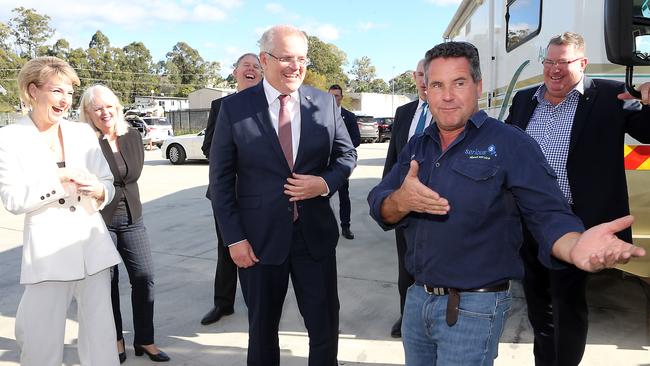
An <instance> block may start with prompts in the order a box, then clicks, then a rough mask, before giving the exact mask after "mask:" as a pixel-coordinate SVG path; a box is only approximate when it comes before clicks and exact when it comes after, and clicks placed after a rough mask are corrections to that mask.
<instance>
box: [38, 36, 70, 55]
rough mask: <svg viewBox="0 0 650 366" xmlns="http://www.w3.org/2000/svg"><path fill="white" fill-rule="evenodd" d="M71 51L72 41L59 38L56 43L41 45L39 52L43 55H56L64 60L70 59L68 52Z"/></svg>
mask: <svg viewBox="0 0 650 366" xmlns="http://www.w3.org/2000/svg"><path fill="white" fill-rule="evenodd" d="M69 53H70V43H69V42H68V41H66V40H65V39H63V38H61V39H59V40H57V41H56V42H55V43H54V45H52V46H51V47H49V46H41V47H39V51H38V54H39V55H41V56H54V57H58V58H60V59H62V60H67V59H68V54H69Z"/></svg>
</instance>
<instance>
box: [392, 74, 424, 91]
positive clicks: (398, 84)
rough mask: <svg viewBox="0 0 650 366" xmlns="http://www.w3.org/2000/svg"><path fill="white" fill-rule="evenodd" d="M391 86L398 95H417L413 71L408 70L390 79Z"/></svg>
mask: <svg viewBox="0 0 650 366" xmlns="http://www.w3.org/2000/svg"><path fill="white" fill-rule="evenodd" d="M389 85H391V87H393V88H394V89H395V93H396V94H417V92H418V91H417V88H416V87H415V80H413V71H412V70H407V71H404V72H403V73H401V74H399V75H397V76H396V77H394V78H392V79H390V81H389Z"/></svg>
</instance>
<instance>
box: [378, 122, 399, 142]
mask: <svg viewBox="0 0 650 366" xmlns="http://www.w3.org/2000/svg"><path fill="white" fill-rule="evenodd" d="M373 121H375V122H377V128H378V129H379V138H378V140H379V142H384V141H388V140H390V136H391V134H392V132H393V122H394V121H395V118H393V117H378V118H373Z"/></svg>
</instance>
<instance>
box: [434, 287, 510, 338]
mask: <svg viewBox="0 0 650 366" xmlns="http://www.w3.org/2000/svg"><path fill="white" fill-rule="evenodd" d="M423 286H424V291H426V293H428V294H429V295H435V296H444V295H449V296H448V297H447V313H446V321H447V325H448V326H450V327H451V326H453V325H454V324H456V322H457V321H458V307H459V306H460V295H459V293H460V292H501V291H508V289H509V288H510V281H506V282H503V283H500V284H498V285H494V286H490V287H483V288H474V289H466V290H461V289H457V288H450V287H431V286H429V285H423Z"/></svg>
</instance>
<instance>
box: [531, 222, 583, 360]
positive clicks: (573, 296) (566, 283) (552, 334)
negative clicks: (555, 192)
mask: <svg viewBox="0 0 650 366" xmlns="http://www.w3.org/2000/svg"><path fill="white" fill-rule="evenodd" d="M524 237H525V240H524V245H523V246H522V248H521V257H522V259H523V261H524V266H525V275H524V281H523V285H524V293H525V295H526V302H527V304H528V319H529V320H530V324H531V325H532V327H533V332H534V334H535V342H534V354H535V365H536V366H577V365H578V364H579V363H580V360H581V359H582V355H583V354H584V351H585V344H586V342H587V328H588V322H587V311H588V310H587V299H586V285H587V273H586V272H583V271H581V270H579V269H578V268H576V267H574V266H572V265H567V268H566V269H562V270H549V269H548V268H546V267H544V266H543V265H542V264H541V263H540V262H539V260H538V259H537V243H536V242H535V240H534V239H533V238H532V236H531V235H530V233H529V232H528V231H527V230H524Z"/></svg>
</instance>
